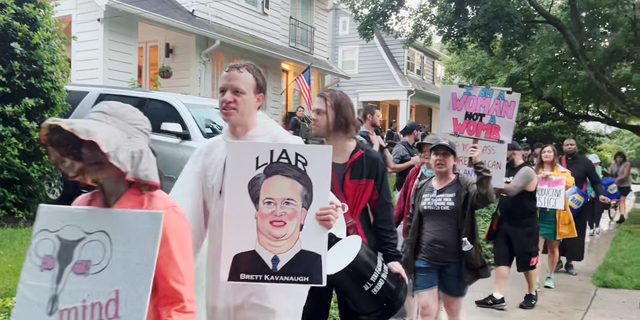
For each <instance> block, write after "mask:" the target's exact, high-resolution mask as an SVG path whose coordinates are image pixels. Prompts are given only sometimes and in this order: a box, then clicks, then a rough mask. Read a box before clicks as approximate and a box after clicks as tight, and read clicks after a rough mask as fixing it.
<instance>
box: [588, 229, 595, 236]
mask: <svg viewBox="0 0 640 320" xmlns="http://www.w3.org/2000/svg"><path fill="white" fill-rule="evenodd" d="M595 234H596V230H595V229H591V230H589V235H590V236H592V237H593V236H594V235H595Z"/></svg>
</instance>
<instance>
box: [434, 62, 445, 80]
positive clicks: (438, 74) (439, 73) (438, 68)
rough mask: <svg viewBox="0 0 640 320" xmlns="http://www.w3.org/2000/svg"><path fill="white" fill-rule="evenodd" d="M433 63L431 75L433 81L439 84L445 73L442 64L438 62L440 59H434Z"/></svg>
mask: <svg viewBox="0 0 640 320" xmlns="http://www.w3.org/2000/svg"><path fill="white" fill-rule="evenodd" d="M433 65H434V68H433V69H434V70H435V71H434V72H435V75H434V77H433V83H434V84H436V85H441V84H442V81H443V80H444V75H445V68H444V66H443V65H442V64H441V63H440V61H434V62H433Z"/></svg>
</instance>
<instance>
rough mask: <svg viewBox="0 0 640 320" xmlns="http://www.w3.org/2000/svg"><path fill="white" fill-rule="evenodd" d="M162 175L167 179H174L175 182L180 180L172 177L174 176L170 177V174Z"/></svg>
mask: <svg viewBox="0 0 640 320" xmlns="http://www.w3.org/2000/svg"><path fill="white" fill-rule="evenodd" d="M162 175H163V176H165V178H171V179H173V180H178V179H176V177H175V176H172V175H170V174H164V173H163V174H162Z"/></svg>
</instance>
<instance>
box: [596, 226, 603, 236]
mask: <svg viewBox="0 0 640 320" xmlns="http://www.w3.org/2000/svg"><path fill="white" fill-rule="evenodd" d="M601 234H602V228H600V227H597V228H596V235H597V236H599V235H601Z"/></svg>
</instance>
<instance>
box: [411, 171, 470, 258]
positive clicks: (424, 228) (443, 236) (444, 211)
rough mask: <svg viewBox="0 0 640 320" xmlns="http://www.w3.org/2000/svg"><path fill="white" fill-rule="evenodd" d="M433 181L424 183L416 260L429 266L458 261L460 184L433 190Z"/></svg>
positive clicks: (460, 204)
mask: <svg viewBox="0 0 640 320" xmlns="http://www.w3.org/2000/svg"><path fill="white" fill-rule="evenodd" d="M432 182H433V179H431V180H429V181H427V182H426V183H427V185H426V186H425V189H424V193H423V194H422V197H421V200H420V207H419V209H418V213H419V214H420V221H421V222H420V236H419V237H420V241H419V243H420V250H419V253H418V258H419V259H424V260H427V261H429V263H432V264H446V263H450V262H454V261H458V260H459V253H460V248H459V244H460V241H459V239H458V237H459V235H458V223H457V222H458V215H459V213H460V212H459V211H460V210H461V209H462V203H461V201H462V197H461V194H460V182H459V181H458V179H457V178H456V179H455V180H453V181H452V182H451V183H449V184H448V185H446V186H444V187H442V188H440V190H435V189H434V188H433V184H432Z"/></svg>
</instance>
